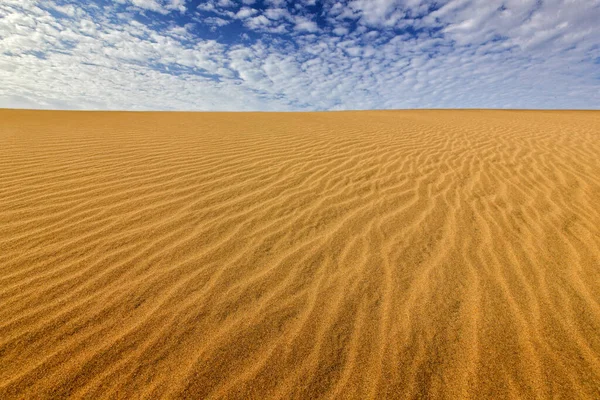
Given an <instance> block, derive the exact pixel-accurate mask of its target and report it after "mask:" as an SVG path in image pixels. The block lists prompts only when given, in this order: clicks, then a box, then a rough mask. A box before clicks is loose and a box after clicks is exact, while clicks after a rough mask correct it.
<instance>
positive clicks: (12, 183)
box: [0, 110, 600, 399]
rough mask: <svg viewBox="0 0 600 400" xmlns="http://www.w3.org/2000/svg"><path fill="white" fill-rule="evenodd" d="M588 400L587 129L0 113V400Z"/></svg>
mask: <svg viewBox="0 0 600 400" xmlns="http://www.w3.org/2000/svg"><path fill="white" fill-rule="evenodd" d="M67 397H71V398H128V399H131V398H148V399H156V398H198V399H220V398H227V399H235V398H237V399H251V398H254V399H268V398H281V399H287V398H300V399H308V398H311V399H312V398H330V399H342V398H357V399H367V398H373V399H375V398H400V399H407V398H452V399H456V398H472V399H484V398H494V399H499V398H515V399H517V398H519V399H520V398H569V399H576V398H596V399H598V398H600V113H599V112H550V111H548V112H541V111H540V112H533V111H532V112H529V111H478V110H471V111H385V112H383V111H382V112H377V111H373V112H340V113H239V114H230V113H197V114H186V113H100V112H98V113H86V112H77V113H75V112H35V111H8V110H5V111H1V112H0V398H2V399H12V398H23V399H33V398H67Z"/></svg>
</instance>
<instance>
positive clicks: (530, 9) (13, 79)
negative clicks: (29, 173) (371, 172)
mask: <svg viewBox="0 0 600 400" xmlns="http://www.w3.org/2000/svg"><path fill="white" fill-rule="evenodd" d="M599 21H600V0H504V1H500V0H498V1H494V0H441V1H422V0H352V1H337V0H322V1H319V0H302V1H286V0H239V1H235V0H208V1H199V0H115V1H104V0H98V1H88V2H85V4H83V2H78V1H62V0H60V1H59V0H55V1H50V0H45V1H35V0H0V82H2V84H0V107H2V108H48V109H103V110H116V109H118V110H217V111H249V110H263V111H270V110H278V111H291V110H296V111H305V110H306V111H308V110H347V109H401V108H544V109H548V108H558V109H561V108H568V109H599V108H600V22H599Z"/></svg>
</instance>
